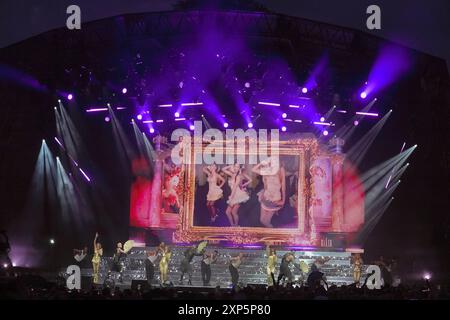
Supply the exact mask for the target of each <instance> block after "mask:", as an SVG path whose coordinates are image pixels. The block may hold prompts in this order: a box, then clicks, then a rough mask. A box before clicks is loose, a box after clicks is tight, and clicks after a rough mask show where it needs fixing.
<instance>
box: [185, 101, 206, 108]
mask: <svg viewBox="0 0 450 320" xmlns="http://www.w3.org/2000/svg"><path fill="white" fill-rule="evenodd" d="M202 105H203V102H186V103H182V104H181V106H182V107H189V106H202Z"/></svg>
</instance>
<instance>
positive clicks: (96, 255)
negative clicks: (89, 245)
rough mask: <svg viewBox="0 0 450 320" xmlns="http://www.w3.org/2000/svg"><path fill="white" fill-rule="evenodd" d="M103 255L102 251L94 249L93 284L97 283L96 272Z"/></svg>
mask: <svg viewBox="0 0 450 320" xmlns="http://www.w3.org/2000/svg"><path fill="white" fill-rule="evenodd" d="M102 255H103V249H101V248H100V249H95V250H94V256H93V257H92V269H93V275H94V283H98V272H99V269H100V261H101V257H102Z"/></svg>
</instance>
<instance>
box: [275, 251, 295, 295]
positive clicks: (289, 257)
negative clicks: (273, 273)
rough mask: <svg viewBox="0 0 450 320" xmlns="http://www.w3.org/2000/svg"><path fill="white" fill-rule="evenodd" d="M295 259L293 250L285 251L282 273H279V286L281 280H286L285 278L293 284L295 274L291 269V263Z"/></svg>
mask: <svg viewBox="0 0 450 320" xmlns="http://www.w3.org/2000/svg"><path fill="white" fill-rule="evenodd" d="M294 260H295V256H294V253H293V252H292V251H291V252H287V253H285V255H284V256H283V258H282V259H281V264H280V273H279V274H278V279H277V286H279V285H280V281H281V280H283V281H284V280H285V278H286V279H287V283H288V284H291V283H292V282H293V281H294V275H293V274H292V271H291V269H290V264H291V263H293V262H294Z"/></svg>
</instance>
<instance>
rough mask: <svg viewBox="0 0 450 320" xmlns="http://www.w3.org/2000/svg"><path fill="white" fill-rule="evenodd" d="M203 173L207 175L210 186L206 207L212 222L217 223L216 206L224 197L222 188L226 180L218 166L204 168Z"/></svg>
mask: <svg viewBox="0 0 450 320" xmlns="http://www.w3.org/2000/svg"><path fill="white" fill-rule="evenodd" d="M203 172H204V173H205V174H206V177H207V181H208V186H209V189H208V194H207V195H206V206H207V208H208V211H209V216H210V218H211V222H215V221H216V219H217V216H218V214H217V208H216V207H215V205H214V204H215V202H216V201H217V200H219V199H220V198H222V196H223V191H222V187H223V185H224V184H225V179H224V178H222V176H221V175H220V174H219V173H218V171H217V166H216V164H212V165H210V166H207V167H204V168H203Z"/></svg>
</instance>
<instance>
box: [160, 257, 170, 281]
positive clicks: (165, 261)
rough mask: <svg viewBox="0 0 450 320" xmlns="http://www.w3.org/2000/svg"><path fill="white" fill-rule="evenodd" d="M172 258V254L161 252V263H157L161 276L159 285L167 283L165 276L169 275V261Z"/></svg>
mask: <svg viewBox="0 0 450 320" xmlns="http://www.w3.org/2000/svg"><path fill="white" fill-rule="evenodd" d="M171 257H172V252H170V251H167V250H165V251H163V253H162V258H161V261H160V262H159V272H160V274H161V283H163V284H164V283H165V282H166V281H167V274H168V273H169V261H170V258H171Z"/></svg>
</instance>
